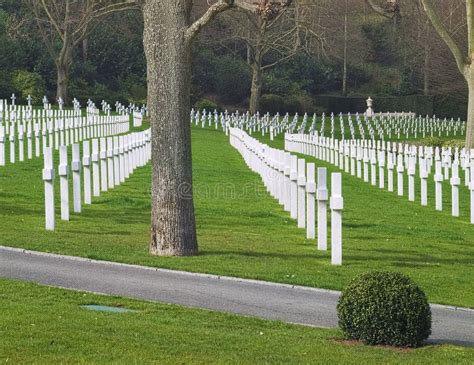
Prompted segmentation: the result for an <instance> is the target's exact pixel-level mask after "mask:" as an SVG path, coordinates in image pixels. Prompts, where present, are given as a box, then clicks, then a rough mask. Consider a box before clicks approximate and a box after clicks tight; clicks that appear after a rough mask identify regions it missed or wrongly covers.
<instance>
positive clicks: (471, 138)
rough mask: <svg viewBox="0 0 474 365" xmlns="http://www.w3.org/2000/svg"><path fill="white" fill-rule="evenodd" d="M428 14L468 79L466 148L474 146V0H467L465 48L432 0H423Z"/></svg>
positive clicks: (459, 68) (461, 71)
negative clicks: (450, 30)
mask: <svg viewBox="0 0 474 365" xmlns="http://www.w3.org/2000/svg"><path fill="white" fill-rule="evenodd" d="M421 3H422V4H423V8H424V10H425V12H426V16H427V17H428V19H429V20H430V22H431V24H432V25H433V27H434V29H435V30H436V32H437V33H438V35H439V36H440V38H441V39H442V40H443V41H444V42H445V43H446V45H447V46H448V48H449V50H450V51H451V53H452V55H453V57H454V60H455V61H456V65H457V67H458V70H459V72H460V73H461V75H463V76H464V79H465V80H466V83H467V86H468V90H469V96H468V109H467V130H466V148H473V147H474V0H465V4H466V24H467V47H466V49H463V48H462V47H461V46H460V45H459V43H458V41H457V40H456V34H453V33H452V32H449V30H448V27H447V26H446V22H445V21H443V19H442V18H441V17H440V16H439V14H438V12H437V10H436V8H435V4H434V3H433V1H431V0H421Z"/></svg>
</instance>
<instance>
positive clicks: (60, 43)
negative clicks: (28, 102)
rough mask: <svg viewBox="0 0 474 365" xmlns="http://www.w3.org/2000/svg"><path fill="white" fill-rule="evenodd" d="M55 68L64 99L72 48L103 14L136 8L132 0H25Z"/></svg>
mask: <svg viewBox="0 0 474 365" xmlns="http://www.w3.org/2000/svg"><path fill="white" fill-rule="evenodd" d="M27 4H28V5H29V6H30V8H31V9H32V11H33V14H34V16H35V19H36V23H37V25H38V30H39V33H40V35H41V37H42V40H43V42H44V44H45V46H46V49H47V50H48V52H49V54H50V56H51V58H52V59H53V60H54V64H55V66H56V71H57V91H56V97H57V98H60V97H61V98H62V99H63V100H65V101H66V100H67V96H68V94H67V89H68V82H69V73H70V69H71V66H72V63H73V52H74V49H75V48H76V47H77V46H78V45H80V44H81V43H82V42H83V41H84V39H86V37H87V35H88V34H89V33H90V32H91V31H92V29H93V28H94V26H96V25H97V24H98V22H99V21H100V20H101V19H103V18H104V17H106V16H108V15H110V14H112V13H115V12H118V11H124V10H129V9H134V8H135V9H138V7H137V5H136V4H135V2H134V1H133V0H126V1H124V0H122V1H114V0H27Z"/></svg>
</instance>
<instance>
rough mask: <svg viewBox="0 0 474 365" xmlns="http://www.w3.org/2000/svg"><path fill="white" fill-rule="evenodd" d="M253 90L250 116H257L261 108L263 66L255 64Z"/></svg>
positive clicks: (253, 68) (253, 66)
mask: <svg viewBox="0 0 474 365" xmlns="http://www.w3.org/2000/svg"><path fill="white" fill-rule="evenodd" d="M252 71H253V76H252V88H251V90H250V106H249V110H250V114H255V113H256V112H258V110H259V108H260V97H261V96H262V65H261V64H258V63H257V62H255V63H254V64H253V65H252Z"/></svg>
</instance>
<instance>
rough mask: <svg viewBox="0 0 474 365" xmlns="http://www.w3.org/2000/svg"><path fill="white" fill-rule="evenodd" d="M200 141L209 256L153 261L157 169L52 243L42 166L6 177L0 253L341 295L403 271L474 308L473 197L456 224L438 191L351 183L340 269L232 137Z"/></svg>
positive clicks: (200, 196)
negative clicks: (374, 275) (421, 199)
mask: <svg viewBox="0 0 474 365" xmlns="http://www.w3.org/2000/svg"><path fill="white" fill-rule="evenodd" d="M193 141H194V142H193V154H194V156H193V157H194V179H195V185H196V186H195V192H196V201H195V205H196V212H197V224H198V236H199V243H200V251H201V254H200V256H198V257H193V258H157V257H151V256H149V255H148V252H147V251H148V250H147V245H148V230H149V211H150V206H149V200H150V171H149V167H145V168H142V169H139V170H137V172H136V173H135V174H134V175H133V176H132V177H131V178H130V179H129V180H128V181H127V182H126V183H125V184H123V185H122V186H120V187H118V188H116V189H114V190H113V191H110V192H108V193H105V194H104V195H103V196H102V197H101V198H99V199H95V200H94V203H93V205H92V206H89V207H85V208H84V210H83V213H82V214H80V215H74V214H73V215H72V219H71V221H70V222H60V221H58V224H57V230H56V232H54V233H51V232H46V231H45V230H44V228H43V227H44V212H43V209H44V208H43V184H42V181H41V168H42V166H41V165H42V161H41V160H38V159H36V160H33V161H30V162H25V163H18V164H16V165H15V166H7V167H2V168H0V244H2V245H9V246H16V247H24V248H28V249H34V250H41V251H48V252H59V253H65V254H70V255H79V256H85V257H91V258H97V259H104V260H115V261H122V262H129V263H136V264H144V265H151V266H160V267H166V268H173V269H182V270H189V271H197V272H207V273H214V274H220V275H231V276H240V277H247V278H255V279H263V280H269V281H276V282H287V283H292V284H302V285H309V286H316V287H324V288H330V289H341V288H342V287H343V286H344V285H346V284H347V283H348V282H349V280H350V279H351V278H352V277H354V275H356V274H359V273H361V272H364V271H367V270H376V269H388V270H397V271H402V272H405V273H407V274H408V275H410V276H411V277H413V278H414V279H415V280H416V281H417V282H418V283H419V284H420V285H421V286H422V288H423V289H424V290H425V291H426V292H427V294H428V296H429V300H430V301H431V302H438V303H445V304H454V305H461V306H469V307H474V292H473V291H472V277H474V228H473V227H472V226H471V225H470V224H469V223H468V219H467V216H466V213H467V211H466V207H467V205H466V199H465V198H466V194H465V192H463V193H462V194H461V196H463V197H464V200H463V202H462V206H461V209H462V211H463V217H461V218H459V219H455V218H452V217H451V216H450V212H449V211H448V209H447V208H445V211H444V212H442V213H440V212H435V210H434V207H433V205H434V202H433V195H434V194H433V188H432V187H431V188H430V207H428V208H423V207H421V206H420V204H419V203H418V202H417V203H409V202H408V201H407V200H406V198H399V197H397V196H396V195H395V194H392V193H388V192H386V191H381V190H379V189H377V188H374V187H371V186H370V185H367V184H364V183H361V182H360V181H359V180H358V179H356V178H353V177H350V176H344V178H343V184H344V185H343V191H344V197H345V211H344V232H343V235H344V265H343V266H342V267H332V266H331V265H330V254H329V252H318V251H317V250H316V249H315V246H316V243H315V242H314V241H307V240H306V239H305V232H304V231H303V230H299V229H297V228H296V223H295V222H294V221H292V220H290V219H289V216H288V214H286V213H285V212H283V210H282V209H281V207H280V206H279V205H278V203H277V202H276V201H274V200H273V199H272V198H270V197H269V196H268V195H267V194H266V193H265V191H263V190H262V185H261V183H260V179H259V178H258V177H257V176H256V175H255V174H253V173H251V172H250V171H249V170H248V168H247V167H246V166H245V164H244V163H243V161H242V159H241V157H240V156H239V154H238V153H237V152H236V151H234V150H233V149H232V147H230V146H229V144H228V141H227V139H226V137H225V136H224V134H222V133H221V132H218V131H214V130H201V129H200V128H194V129H193ZM56 161H57V159H56ZM318 165H319V166H322V165H324V164H323V163H318ZM57 185H59V184H57ZM445 191H446V192H448V191H449V190H447V189H445ZM445 198H446V204H447V196H446V194H445ZM58 200H59V199H58ZM57 206H58V210H57V213H58V214H59V201H58V205H57ZM446 207H447V205H446Z"/></svg>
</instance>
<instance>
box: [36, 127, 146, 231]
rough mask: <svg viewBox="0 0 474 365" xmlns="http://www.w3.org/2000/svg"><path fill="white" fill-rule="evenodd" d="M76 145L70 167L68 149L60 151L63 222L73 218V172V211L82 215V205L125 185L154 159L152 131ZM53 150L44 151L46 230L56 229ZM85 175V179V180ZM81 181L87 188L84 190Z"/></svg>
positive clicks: (73, 147)
mask: <svg viewBox="0 0 474 365" xmlns="http://www.w3.org/2000/svg"><path fill="white" fill-rule="evenodd" d="M80 146H81V144H79V143H74V144H72V155H71V163H70V164H69V153H68V150H69V148H68V146H66V145H61V146H60V147H59V165H58V175H59V183H60V201H61V220H65V221H68V220H69V217H70V204H69V201H70V199H69V177H70V173H69V171H70V170H71V171H72V184H73V211H74V213H81V210H82V203H83V202H84V204H86V205H88V204H92V197H93V196H94V197H98V196H100V195H101V192H106V191H108V190H110V189H113V188H114V187H116V186H118V185H120V184H121V183H123V182H124V181H125V180H126V179H128V177H129V176H130V175H131V174H132V173H133V172H134V170H135V169H136V168H137V167H141V166H145V165H146V164H147V162H148V161H149V160H150V158H151V143H150V130H146V131H143V132H135V133H130V134H127V135H122V136H114V137H107V138H105V137H102V138H99V139H96V138H94V139H92V140H91V141H83V142H82V159H81V151H80ZM53 151H54V150H53V148H52V147H46V148H45V149H44V170H43V181H44V189H45V217H46V229H47V230H51V231H53V230H54V229H55V197H54V178H55V170H54V166H55V165H54V160H53V156H54V154H53ZM81 175H82V178H83V179H81ZM81 180H83V185H82V187H83V188H81Z"/></svg>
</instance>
